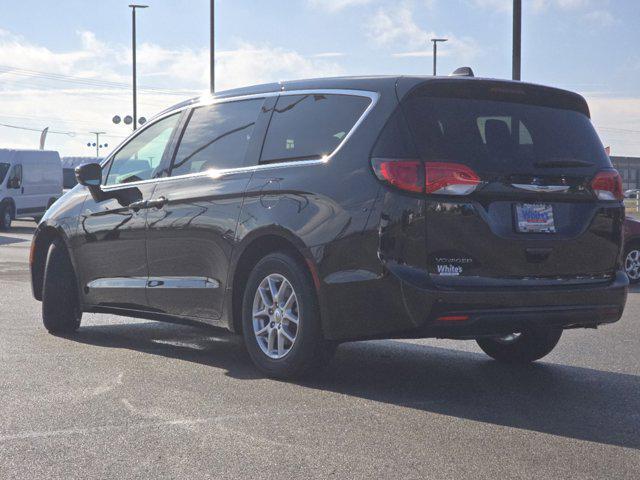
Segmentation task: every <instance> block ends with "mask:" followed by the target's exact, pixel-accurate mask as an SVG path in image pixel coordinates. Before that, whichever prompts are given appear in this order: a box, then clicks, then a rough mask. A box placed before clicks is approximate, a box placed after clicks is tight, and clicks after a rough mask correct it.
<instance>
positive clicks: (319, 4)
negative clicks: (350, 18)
mask: <svg viewBox="0 0 640 480" xmlns="http://www.w3.org/2000/svg"><path fill="white" fill-rule="evenodd" d="M308 2H309V5H311V6H312V7H314V8H318V9H321V10H325V11H327V12H330V13H336V12H339V11H341V10H344V9H345V8H348V7H356V6H361V5H366V4H368V3H371V2H372V0H308Z"/></svg>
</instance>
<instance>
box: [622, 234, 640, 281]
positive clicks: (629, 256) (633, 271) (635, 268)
mask: <svg viewBox="0 0 640 480" xmlns="http://www.w3.org/2000/svg"><path fill="white" fill-rule="evenodd" d="M624 270H625V272H626V273H627V277H629V283H638V282H640V242H634V243H630V244H629V245H627V246H626V247H625V249H624Z"/></svg>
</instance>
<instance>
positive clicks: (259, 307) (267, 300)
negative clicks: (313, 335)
mask: <svg viewBox="0 0 640 480" xmlns="http://www.w3.org/2000/svg"><path fill="white" fill-rule="evenodd" d="M299 327H300V312H299V309H298V297H297V296H296V292H295V290H294V289H293V286H292V285H291V283H290V282H289V280H287V279H286V278H285V277H284V276H283V275H280V274H278V273H273V274H271V275H268V276H266V277H265V278H264V279H263V280H262V282H260V285H258V289H257V291H256V293H255V296H254V299H253V333H254V335H255V338H256V341H257V342H258V345H259V346H260V349H261V350H262V352H263V353H264V354H265V355H267V356H268V357H270V358H273V359H275V360H278V359H281V358H283V357H285V356H286V355H287V354H288V353H289V352H290V351H291V348H292V347H293V345H294V343H295V341H296V338H297V335H298V329H299Z"/></svg>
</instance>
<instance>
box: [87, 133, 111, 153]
mask: <svg viewBox="0 0 640 480" xmlns="http://www.w3.org/2000/svg"><path fill="white" fill-rule="evenodd" d="M89 133H92V134H93V135H95V136H96V143H94V144H93V145H91V142H89V143H87V147H91V146H95V147H96V158H99V157H100V149H101V148H106V147H108V146H109V144H108V143H105V144H104V145H100V135H106V133H107V132H89Z"/></svg>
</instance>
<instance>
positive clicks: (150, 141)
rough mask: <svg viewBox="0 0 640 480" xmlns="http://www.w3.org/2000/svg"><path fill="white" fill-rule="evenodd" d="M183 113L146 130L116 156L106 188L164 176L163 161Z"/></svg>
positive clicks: (111, 163) (111, 164)
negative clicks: (162, 172)
mask: <svg viewBox="0 0 640 480" xmlns="http://www.w3.org/2000/svg"><path fill="white" fill-rule="evenodd" d="M179 120H180V113H176V114H174V115H171V116H170V117H167V118H164V119H162V120H160V121H158V122H157V123H155V124H153V125H150V126H148V127H146V128H145V129H144V130H143V131H142V132H140V134H138V135H136V136H135V137H133V139H131V140H130V141H129V143H127V144H126V145H125V146H124V147H122V148H121V149H120V151H118V153H116V154H115V156H114V157H113V159H112V160H111V162H110V166H111V168H110V169H109V173H108V175H107V179H106V182H105V184H106V185H117V184H121V183H131V182H139V181H141V180H151V179H152V178H157V177H158V176H160V173H161V171H162V163H163V162H162V160H163V158H164V156H165V155H166V153H167V146H168V145H169V141H170V140H171V135H172V133H173V130H174V129H175V127H176V125H177V124H178V121H179Z"/></svg>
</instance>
